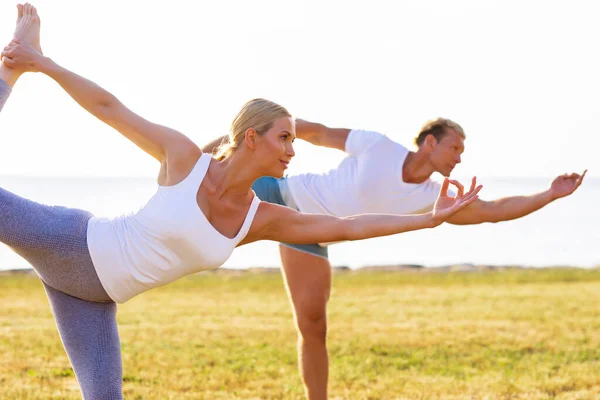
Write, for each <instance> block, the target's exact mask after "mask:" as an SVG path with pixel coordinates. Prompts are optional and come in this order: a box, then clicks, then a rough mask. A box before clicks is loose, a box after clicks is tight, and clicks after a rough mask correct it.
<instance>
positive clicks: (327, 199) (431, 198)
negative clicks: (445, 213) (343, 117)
mask: <svg viewBox="0 0 600 400" xmlns="http://www.w3.org/2000/svg"><path fill="white" fill-rule="evenodd" d="M346 152H347V153H348V157H346V158H345V159H344V160H342V162H341V163H340V165H339V166H338V167H337V168H335V169H332V170H331V171H329V172H327V173H324V174H301V175H294V176H291V177H289V178H288V187H289V190H290V194H291V196H292V198H293V200H294V202H295V203H296V206H297V207H298V209H299V210H300V211H301V212H305V213H318V214H329V215H335V216H338V217H346V216H349V215H355V214H367V213H383V214H417V213H420V212H426V211H430V210H431V208H432V207H433V204H434V203H435V200H436V198H437V196H438V194H439V191H440V186H441V185H440V184H439V183H438V182H435V181H432V180H431V179H427V180H426V181H425V182H423V183H419V184H413V183H406V182H404V181H403V180H402V167H403V165H404V160H405V159H406V156H407V155H408V153H409V151H408V149H407V148H406V147H404V146H402V145H401V144H399V143H396V142H394V141H393V140H391V139H389V138H388V137H387V136H385V135H382V134H380V133H377V132H370V131H362V130H353V131H351V132H350V133H349V134H348V138H347V139H346Z"/></svg>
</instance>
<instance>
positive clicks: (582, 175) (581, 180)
mask: <svg viewBox="0 0 600 400" xmlns="http://www.w3.org/2000/svg"><path fill="white" fill-rule="evenodd" d="M586 173H587V169H586V170H585V171H583V174H581V176H580V177H579V178H578V179H577V186H576V187H579V185H581V182H583V177H584V176H585V174H586Z"/></svg>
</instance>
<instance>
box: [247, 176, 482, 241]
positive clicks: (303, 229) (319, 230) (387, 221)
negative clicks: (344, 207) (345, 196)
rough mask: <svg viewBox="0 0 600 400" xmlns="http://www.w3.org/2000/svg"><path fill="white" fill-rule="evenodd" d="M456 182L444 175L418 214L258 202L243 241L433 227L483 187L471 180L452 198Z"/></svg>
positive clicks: (352, 236) (354, 236)
mask: <svg viewBox="0 0 600 400" xmlns="http://www.w3.org/2000/svg"><path fill="white" fill-rule="evenodd" d="M450 183H452V184H453V185H455V186H456V184H458V182H456V181H452V180H449V179H448V178H446V179H445V180H444V183H443V185H442V188H441V190H440V194H439V196H438V201H436V204H435V206H434V209H433V211H431V212H429V213H426V214H417V215H388V214H362V215H354V216H350V217H345V218H338V217H333V216H329V215H322V214H303V213H300V212H298V211H295V210H292V209H291V208H288V207H282V206H278V205H276V204H270V203H261V206H260V208H262V212H261V210H260V208H259V214H257V218H258V221H256V222H257V227H256V230H253V231H251V234H250V235H248V237H247V238H246V239H245V240H244V241H243V242H242V244H246V243H250V242H253V241H255V240H275V241H279V242H285V243H294V244H310V243H327V242H338V241H345V240H359V239H368V238H372V237H379V236H387V235H393V234H396V233H402V232H409V231H414V230H418V229H425V228H433V227H436V226H438V225H440V224H441V223H443V222H445V221H447V220H448V218H450V216H452V215H454V214H455V213H456V212H458V211H459V210H462V209H463V208H465V207H467V206H468V205H469V204H471V203H473V202H474V201H475V200H477V198H478V196H477V194H478V193H479V191H480V190H481V188H482V186H477V187H475V185H476V182H475V180H473V182H472V186H471V190H470V191H469V192H468V193H466V194H464V195H457V196H456V197H455V198H452V197H449V196H448V187H449V185H450Z"/></svg>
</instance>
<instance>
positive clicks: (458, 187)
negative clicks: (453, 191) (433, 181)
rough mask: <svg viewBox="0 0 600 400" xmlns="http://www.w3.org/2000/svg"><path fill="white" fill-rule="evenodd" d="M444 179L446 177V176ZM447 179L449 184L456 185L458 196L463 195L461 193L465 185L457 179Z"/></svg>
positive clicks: (463, 191)
mask: <svg viewBox="0 0 600 400" xmlns="http://www.w3.org/2000/svg"><path fill="white" fill-rule="evenodd" d="M446 179H448V178H446ZM449 181H450V183H451V184H453V185H454V186H456V188H457V189H458V197H463V195H464V193H465V187H464V186H463V185H462V184H461V183H460V182H459V181H455V180H454V179H450V180H449Z"/></svg>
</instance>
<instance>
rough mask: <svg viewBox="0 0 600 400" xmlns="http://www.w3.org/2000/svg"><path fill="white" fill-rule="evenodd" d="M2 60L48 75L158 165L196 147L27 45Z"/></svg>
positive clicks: (13, 47)
mask: <svg viewBox="0 0 600 400" xmlns="http://www.w3.org/2000/svg"><path fill="white" fill-rule="evenodd" d="M2 57H3V62H4V63H5V64H6V66H8V67H13V68H20V69H24V70H26V71H33V72H41V73H43V74H46V75H48V76H49V77H50V78H52V79H54V80H55V81H56V82H57V83H58V84H59V85H60V86H62V88H63V89H64V90H65V91H66V92H67V93H68V94H69V95H70V96H71V97H72V98H73V100H75V101H76V102H77V103H79V105H80V106H81V107H83V108H85V109H86V110H87V111H88V112H90V113H91V114H92V115H94V116H95V117H97V118H98V119H100V120H101V121H102V122H104V123H106V124H108V125H110V126H111V127H113V128H115V129H116V130H117V131H119V132H120V133H121V134H122V135H123V136H125V137H126V138H128V139H129V140H131V141H132V142H133V143H135V144H136V145H137V146H138V147H139V148H141V149H142V150H144V151H145V152H146V153H148V154H150V155H151V156H152V157H154V158H156V159H157V160H158V161H160V162H163V161H165V159H166V155H167V152H168V150H169V149H173V148H175V149H179V148H182V147H184V146H189V145H193V146H195V145H194V144H193V142H192V141H191V140H190V139H189V138H187V137H186V136H185V135H183V134H182V133H180V132H178V131H176V130H174V129H170V128H167V127H165V126H162V125H158V124H155V123H152V122H150V121H148V120H146V119H144V118H142V117H140V116H139V115H137V114H135V113H134V112H132V111H131V110H129V109H128V108H127V107H125V105H123V103H121V102H120V101H119V100H118V99H117V98H116V97H115V96H113V95H112V94H111V93H109V92H108V91H106V90H104V89H103V88H101V87H100V86H98V85H97V84H95V83H94V82H92V81H90V80H88V79H86V78H84V77H82V76H79V75H77V74H75V73H73V72H71V71H69V70H67V69H66V68H63V67H61V66H60V65H58V64H57V63H55V62H54V61H53V60H52V59H50V58H48V57H45V56H44V55H42V54H40V53H39V52H38V51H36V50H35V49H33V48H32V47H30V46H28V45H25V44H21V43H19V42H18V41H13V42H11V43H10V44H9V45H8V46H7V47H6V48H5V49H4V51H3V52H2Z"/></svg>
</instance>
